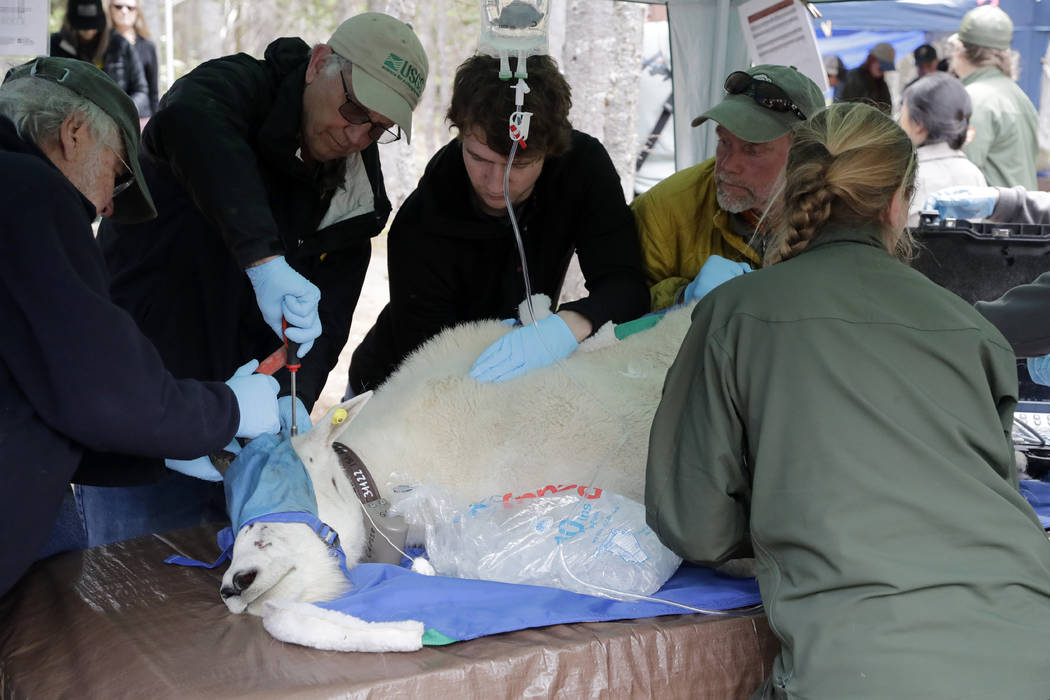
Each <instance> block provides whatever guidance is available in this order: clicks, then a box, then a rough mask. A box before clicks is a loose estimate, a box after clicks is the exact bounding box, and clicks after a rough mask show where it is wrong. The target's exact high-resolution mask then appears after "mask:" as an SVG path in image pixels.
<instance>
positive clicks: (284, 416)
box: [277, 396, 314, 437]
mask: <svg viewBox="0 0 1050 700" xmlns="http://www.w3.org/2000/svg"><path fill="white" fill-rule="evenodd" d="M292 401H293V399H292V397H291V396H282V397H281V398H279V399H277V412H278V413H280V414H281V434H282V435H284V436H285V437H291V435H292ZM294 401H295V427H296V428H297V429H298V430H299V434H300V435H302V434H303V433H305V432H306V431H308V430H309V429H310V428H312V427H314V424H313V423H311V422H310V412H309V411H307V410H306V406H304V405H303V402H302V401H300V400H299V397H298V396H296V397H295V399H294Z"/></svg>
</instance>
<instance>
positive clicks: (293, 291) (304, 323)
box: [244, 255, 321, 357]
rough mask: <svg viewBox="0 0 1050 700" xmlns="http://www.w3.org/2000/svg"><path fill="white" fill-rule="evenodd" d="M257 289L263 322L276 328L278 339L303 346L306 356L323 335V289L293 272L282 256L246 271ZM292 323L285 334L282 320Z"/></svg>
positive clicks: (300, 355)
mask: <svg viewBox="0 0 1050 700" xmlns="http://www.w3.org/2000/svg"><path fill="white" fill-rule="evenodd" d="M244 272H245V273H246V274H247V275H248V279H249V280H251V282H252V287H253V288H254V289H255V300H256V302H257V303H258V304H259V311H261V312H262V317H263V320H264V321H266V324H267V325H268V326H269V327H270V328H272V329H273V332H274V333H276V334H277V337H278V338H280V339H281V340H284V335H287V336H288V340H292V341H295V342H296V343H299V352H298V353H296V354H297V355H298V356H299V357H305V356H306V353H308V352H310V348H312V347H313V345H314V339H315V338H317V336H319V335H321V318H320V316H318V315H317V304H318V302H320V301H321V290H320V289H318V288H317V287H316V286H315V285H314V284H313V283H312V282H310V280H308V279H306V278H305V277H303V276H302V275H300V274H299V273H298V272H296V271H295V270H293V269H292V266H291V265H289V264H288V263H287V261H285V259H284V256H283V255H280V256H278V257H276V258H274V259H273V260H270V261H269V262H265V263H263V264H262V265H256V266H255V267H249V268H247V269H246V270H245V271H244ZM282 318H283V319H285V320H286V321H288V329H287V330H286V331H284V335H282V332H281V319H282Z"/></svg>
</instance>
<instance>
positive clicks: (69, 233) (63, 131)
mask: <svg viewBox="0 0 1050 700" xmlns="http://www.w3.org/2000/svg"><path fill="white" fill-rule="evenodd" d="M138 123H139V117H138V112H137V110H136V109H135V105H134V104H133V103H132V101H131V99H130V98H129V97H128V96H127V95H125V94H124V92H123V91H122V90H121V89H120V88H119V87H117V84H116V83H114V82H113V81H112V79H110V78H109V76H107V75H106V74H105V73H103V72H102V71H100V70H99V69H98V68H96V67H95V66H93V65H91V64H90V63H87V62H84V61H78V60H75V59H66V58H38V59H36V60H33V61H30V62H29V63H27V64H24V65H22V66H19V67H17V68H14V69H12V70H11V71H10V72H9V73H8V75H7V77H6V79H5V80H4V83H3V85H2V86H0V179H2V182H0V193H3V194H2V196H3V197H4V200H5V201H6V202H7V205H6V206H7V211H8V212H12V213H13V214H12V215H9V216H8V218H7V220H6V222H5V224H4V255H2V256H0V280H3V281H2V282H0V325H2V327H3V329H4V330H3V332H2V333H0V416H3V425H2V428H0V595H3V594H4V593H5V592H6V591H7V590H8V589H9V588H10V587H11V586H12V584H14V582H15V581H16V580H18V578H19V577H20V576H21V575H22V572H23V571H25V569H26V567H27V566H28V565H29V564H30V563H31V562H32V561H33V560H34V559H36V558H38V557H40V556H44V555H46V554H50V553H54V552H56V551H61V549H68V548H75V547H82V546H84V545H85V544H86V542H85V537H84V533H83V526H82V524H81V523H80V521H79V519H78V518H76V517H75V516H74V517H72V518H70V519H69V520H65V519H64V518H63V524H64V525H67V526H69V527H70V530H69V531H68V532H66V531H65V530H63V532H66V534H67V535H68V537H67V538H65V540H64V541H60V539H62V538H58V537H55V536H53V537H52V539H51V541H48V533H50V532H52V530H53V529H56V516H57V514H58V513H59V512H60V505H61V507H62V513H63V515H65V514H66V513H69V514H72V513H73V512H74V511H75V508H74V506H73V503H72V496H71V491H70V488H69V484H70V482H71V481H80V480H81V479H91V480H94V479H96V478H98V477H99V474H97V473H96V474H90V473H87V472H86V470H85V469H83V468H78V467H81V466H82V464H81V458H82V456H83V454H84V452H85V450H86V449H89V448H94V449H108V450H114V451H117V452H122V453H127V454H135V455H146V456H150V457H155V458H158V459H160V458H163V457H177V458H183V459H187V458H194V457H199V456H200V455H202V454H208V453H210V452H214V451H216V450H219V449H221V448H222V447H223V446H224V445H226V444H227V443H229V442H230V441H231V440H232V439H233V438H234V436H235V435H237V436H241V437H255V436H256V435H258V434H260V433H266V432H272V431H276V430H277V429H278V427H279V424H278V411H277V401H276V394H277V382H275V381H274V380H273V379H272V378H270V377H265V376H262V375H254V376H235V377H234V378H233V379H231V380H229V381H228V382H227V383H226V384H223V383H222V382H198V381H193V380H188V379H176V378H175V377H174V376H172V374H171V373H169V372H168V370H166V369H165V367H164V364H163V362H162V361H161V359H160V357H159V356H158V355H157V352H156V350H155V349H154V348H153V345H152V344H151V343H150V342H149V340H148V339H146V338H145V337H144V336H143V335H142V333H141V332H140V331H139V329H138V328H137V327H136V326H135V323H134V322H133V321H132V320H131V318H129V317H128V315H127V314H126V313H124V311H123V310H122V309H120V308H119V307H117V306H116V305H114V304H113V303H112V302H111V301H110V299H109V293H108V291H107V288H106V280H107V275H106V269H105V265H104V263H103V261H102V256H101V254H100V253H99V250H98V247H97V245H96V244H95V239H94V235H93V233H92V231H91V223H92V221H93V220H95V219H96V218H97V217H98V216H99V215H101V216H103V217H110V218H113V219H116V220H119V221H125V222H135V221H144V220H146V219H150V218H152V217H153V216H154V215H155V211H154V207H153V201H152V200H151V198H150V193H149V190H148V189H147V187H146V184H145V182H144V181H143V177H142V172H141V171H140V170H139V167H138V159H137V155H138ZM250 369H251V366H250V365H249V367H248V368H246V370H247V371H248V372H250ZM240 374H241V373H238V375H240ZM116 476H118V477H119V476H120V475H116ZM125 476H130V477H132V478H133V477H134V476H135V475H133V474H130V475H125ZM64 496H65V500H64ZM56 532H57V530H56Z"/></svg>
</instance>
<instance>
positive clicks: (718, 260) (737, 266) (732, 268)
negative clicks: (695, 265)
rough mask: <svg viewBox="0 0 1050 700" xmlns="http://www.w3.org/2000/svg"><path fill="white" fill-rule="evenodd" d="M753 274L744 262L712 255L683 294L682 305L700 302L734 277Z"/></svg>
mask: <svg viewBox="0 0 1050 700" xmlns="http://www.w3.org/2000/svg"><path fill="white" fill-rule="evenodd" d="M748 272H751V266H750V265H748V264H747V263H744V262H736V261H733V260H728V259H726V258H723V257H722V256H721V255H712V256H711V257H709V258H708V259H707V261H706V262H705V263H704V266H703V267H701V268H700V272H698V273H697V274H696V279H694V280H693V281H692V282H690V283H689V286H687V287H686V288H685V292H684V293H683V294H682V303H683V304H688V303H689V302H691V301H699V300H700V299H703V298H704V297H705V296H707V293H708V292H710V291H711V290H712V289H714V288H715V287H717V286H718V285H720V284H722V283H723V282H728V281H729V280H731V279H733V278H734V277H739V276H740V275H743V274H745V273H748Z"/></svg>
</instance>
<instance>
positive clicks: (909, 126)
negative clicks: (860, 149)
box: [900, 71, 985, 226]
mask: <svg viewBox="0 0 1050 700" xmlns="http://www.w3.org/2000/svg"><path fill="white" fill-rule="evenodd" d="M970 112H971V109H970V95H969V94H968V93H967V92H966V88H964V87H963V85H962V83H960V82H959V80H958V79H957V78H955V77H954V76H951V75H949V74H947V73H941V72H940V71H933V72H932V73H929V74H927V75H926V77H924V78H920V79H919V80H918V81H916V82H914V83H912V84H911V86H910V87H909V88H908V89H907V90H905V91H904V94H903V95H902V98H901V113H900V125H901V128H902V129H904V133H906V134H908V137H909V138H910V139H911V142H912V143H913V144H915V148H916V154H917V156H918V163H919V169H918V172H917V174H916V176H915V196H914V197H913V198H912V202H911V208H910V209H909V211H908V226H917V225H918V223H919V212H920V211H921V210H922V208H923V206H924V205H925V203H926V198H927V197H928V196H929V195H930V194H931V193H933V192H936V191H937V190H940V189H944V188H945V187H950V186H952V185H964V186H977V187H981V186H984V184H985V181H984V175H983V174H982V173H981V171H980V169H978V167H977V166H976V165H974V164H973V163H971V162H970V160H969V159H968V158H967V157H966V154H965V153H963V152H962V150H960V149H961V148H962V145H963V143H965V141H966V130H967V128H968V127H969V122H970Z"/></svg>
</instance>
